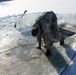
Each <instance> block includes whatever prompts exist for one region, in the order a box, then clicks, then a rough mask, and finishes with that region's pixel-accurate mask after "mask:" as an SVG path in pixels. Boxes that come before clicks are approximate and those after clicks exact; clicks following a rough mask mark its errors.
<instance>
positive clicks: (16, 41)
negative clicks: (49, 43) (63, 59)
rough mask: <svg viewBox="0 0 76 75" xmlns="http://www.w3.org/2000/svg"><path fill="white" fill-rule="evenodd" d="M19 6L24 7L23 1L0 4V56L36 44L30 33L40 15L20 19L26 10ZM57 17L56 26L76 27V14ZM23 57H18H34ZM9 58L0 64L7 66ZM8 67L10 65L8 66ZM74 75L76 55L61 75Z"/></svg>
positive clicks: (75, 71) (30, 14)
mask: <svg viewBox="0 0 76 75" xmlns="http://www.w3.org/2000/svg"><path fill="white" fill-rule="evenodd" d="M17 4H18V5H17ZM21 4H23V6H22V7H25V0H23V1H22V0H15V1H10V2H5V3H1V4H0V11H1V12H0V17H1V18H0V54H1V53H2V52H4V51H7V50H8V49H11V48H15V47H17V46H20V45H33V44H35V43H36V42H37V41H36V38H34V37H32V36H31V34H30V31H31V28H32V25H33V24H34V22H35V20H36V18H37V17H38V16H39V15H40V14H41V13H38V14H36V13H26V15H25V17H23V18H22V19H21V18H20V17H21V14H22V13H23V11H24V10H25V9H26V7H25V8H22V7H21V6H20V5H21ZM13 6H14V7H13ZM15 7H16V8H15ZM8 8H9V10H8ZM18 8H19V9H18ZM13 10H14V11H13ZM5 11H6V12H5ZM10 11H11V12H10ZM14 14H17V15H14ZM3 16H4V17H3ZM57 17H58V24H65V25H67V23H69V24H70V25H74V26H76V14H57ZM15 23H16V24H17V26H18V28H16V29H15V28H14V25H15ZM70 25H69V26H70ZM31 39H32V40H31ZM75 41H76V38H75ZM72 46H73V48H74V49H76V42H74V43H72ZM27 48H28V47H26V49H27ZM27 51H28V50H27ZM32 51H33V49H32ZM18 52H19V50H18ZM18 52H17V53H18ZM33 52H35V51H33ZM69 52H70V55H71V54H72V53H71V51H69ZM26 53H27V52H26ZM7 55H9V54H7ZM0 56H1V55H0ZM17 56H19V55H17ZM23 56H24V57H21V56H19V57H20V58H21V59H23V60H24V59H28V57H30V56H32V57H35V56H36V55H33V54H32V52H30V53H29V54H28V53H27V56H28V57H27V56H26V57H25V55H23ZM1 57H2V56H1ZM5 57H6V56H5ZM5 57H3V58H4V59H5ZM11 58H12V59H14V58H15V57H11ZM11 58H8V59H6V61H7V62H6V61H1V62H0V63H5V64H7V63H8V62H9V60H11ZM15 60H16V61H17V62H18V61H19V60H17V59H15ZM11 61H13V60H11ZM12 64H13V63H12ZM19 64H20V63H19ZM8 65H10V64H8ZM45 66H47V65H44V66H43V67H45ZM45 69H46V68H45ZM23 73H24V74H26V73H25V72H23ZM45 73H46V72H45ZM75 73H76V55H75V57H74V59H73V60H72V61H71V63H70V65H69V67H68V68H67V69H66V71H65V72H64V74H63V75H75ZM24 74H21V75H24ZM46 74H47V73H46ZM53 74H54V73H53ZM44 75H45V74H44ZM49 75H51V74H50V72H49Z"/></svg>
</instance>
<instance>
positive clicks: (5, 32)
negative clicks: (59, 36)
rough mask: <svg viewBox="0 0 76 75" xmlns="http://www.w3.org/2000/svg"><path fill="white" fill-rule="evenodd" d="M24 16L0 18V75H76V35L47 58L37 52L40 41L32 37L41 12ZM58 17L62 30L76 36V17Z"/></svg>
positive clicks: (69, 15)
mask: <svg viewBox="0 0 76 75" xmlns="http://www.w3.org/2000/svg"><path fill="white" fill-rule="evenodd" d="M21 12H22V11H21ZM21 15H22V14H19V13H18V14H17V15H15V14H13V15H7V16H4V17H1V18H0V75H60V74H61V73H62V72H63V71H64V70H65V71H64V72H63V74H62V75H75V73H76V55H75V53H76V34H74V35H72V36H70V37H68V38H66V39H65V45H64V46H60V45H59V43H54V45H53V46H52V49H51V51H52V53H53V56H52V57H50V58H47V57H46V56H45V54H44V52H43V51H41V50H38V49H36V48H35V47H36V46H37V40H36V38H35V37H32V36H31V33H30V31H31V28H32V25H33V24H34V22H35V20H36V18H37V17H38V16H39V15H41V12H39V13H37V12H36V13H26V14H25V15H24V16H23V18H21ZM57 17H58V24H59V26H60V25H62V26H61V27H62V28H63V29H67V30H70V31H72V32H75V33H76V14H59V13H57ZM15 23H16V25H17V28H14V25H15ZM73 56H74V57H73ZM72 58H73V59H72ZM71 59H72V60H71ZM68 63H69V65H68V67H67V68H66V66H67V64H68ZM65 68H66V69H65Z"/></svg>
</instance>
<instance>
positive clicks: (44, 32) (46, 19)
mask: <svg viewBox="0 0 76 75" xmlns="http://www.w3.org/2000/svg"><path fill="white" fill-rule="evenodd" d="M35 26H37V27H38V29H39V32H40V34H39V35H37V40H38V43H39V45H41V42H42V38H43V40H44V43H45V45H46V49H50V46H51V45H52V44H53V40H52V38H55V39H56V40H57V41H60V39H61V38H62V35H61V33H60V32H59V28H58V25H57V17H56V14H55V13H54V12H53V11H50V12H46V13H43V14H42V15H41V16H40V17H39V18H38V20H37V21H36V23H35V24H34V27H35Z"/></svg>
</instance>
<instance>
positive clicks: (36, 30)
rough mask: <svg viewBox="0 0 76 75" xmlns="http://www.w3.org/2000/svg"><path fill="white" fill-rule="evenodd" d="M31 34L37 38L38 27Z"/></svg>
mask: <svg viewBox="0 0 76 75" xmlns="http://www.w3.org/2000/svg"><path fill="white" fill-rule="evenodd" d="M31 34H32V35H33V36H34V37H35V36H37V34H38V27H33V29H32V30H31Z"/></svg>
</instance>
